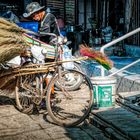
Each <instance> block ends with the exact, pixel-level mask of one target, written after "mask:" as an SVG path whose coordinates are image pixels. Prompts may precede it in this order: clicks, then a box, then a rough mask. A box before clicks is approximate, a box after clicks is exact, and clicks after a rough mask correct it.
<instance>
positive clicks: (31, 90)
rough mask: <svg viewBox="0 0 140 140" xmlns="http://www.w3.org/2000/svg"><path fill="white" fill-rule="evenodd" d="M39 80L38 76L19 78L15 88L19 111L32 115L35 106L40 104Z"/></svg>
mask: <svg viewBox="0 0 140 140" xmlns="http://www.w3.org/2000/svg"><path fill="white" fill-rule="evenodd" d="M38 86H39V78H38V77H37V76H36V75H23V76H19V77H17V82H16V87H15V98H16V105H17V106H16V107H17V109H18V110H19V111H21V112H22V113H26V114H31V113H32V112H33V109H34V105H35V104H40V102H41V100H42V99H41V96H40V88H39V87H38Z"/></svg>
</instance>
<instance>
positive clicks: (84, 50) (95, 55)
mask: <svg viewBox="0 0 140 140" xmlns="http://www.w3.org/2000/svg"><path fill="white" fill-rule="evenodd" d="M80 54H81V55H83V56H88V58H89V59H94V60H96V61H97V62H98V63H99V64H101V65H102V66H103V67H104V68H105V69H107V70H110V69H111V68H112V66H113V62H112V61H111V60H109V59H108V58H107V57H106V56H105V55H104V54H102V53H101V52H99V51H95V50H93V49H91V48H89V47H88V46H87V45H83V44H81V45H80Z"/></svg>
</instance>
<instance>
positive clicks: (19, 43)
mask: <svg viewBox="0 0 140 140" xmlns="http://www.w3.org/2000/svg"><path fill="white" fill-rule="evenodd" d="M23 33H33V32H31V31H29V30H25V29H23V28H21V27H19V26H17V25H16V24H15V23H11V22H9V21H7V20H6V19H4V18H0V63H6V62H7V61H9V60H11V59H12V58H14V57H16V56H18V55H20V54H21V53H22V52H23V51H24V49H25V48H27V47H29V44H28V43H27V42H26V40H24V38H23Z"/></svg>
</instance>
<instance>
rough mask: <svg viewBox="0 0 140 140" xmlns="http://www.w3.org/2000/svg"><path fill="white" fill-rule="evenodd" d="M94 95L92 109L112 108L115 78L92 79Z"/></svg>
mask: <svg viewBox="0 0 140 140" xmlns="http://www.w3.org/2000/svg"><path fill="white" fill-rule="evenodd" d="M91 82H92V84H93V94H94V105H93V106H94V107H97V108H102V107H113V106H114V105H115V95H116V82H117V80H116V78H115V77H107V76H105V77H92V78H91Z"/></svg>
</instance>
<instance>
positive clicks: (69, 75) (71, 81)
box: [55, 69, 83, 91]
mask: <svg viewBox="0 0 140 140" xmlns="http://www.w3.org/2000/svg"><path fill="white" fill-rule="evenodd" d="M67 71H69V72H67ZM67 71H64V72H63V73H65V74H64V76H63V80H65V88H66V89H67V90H68V91H73V90H77V89H78V88H79V87H80V85H81V84H82V82H83V76H82V75H81V74H79V73H74V71H77V70H75V69H74V70H73V71H72V70H67ZM55 86H56V87H57V88H58V89H59V81H57V82H55Z"/></svg>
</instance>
